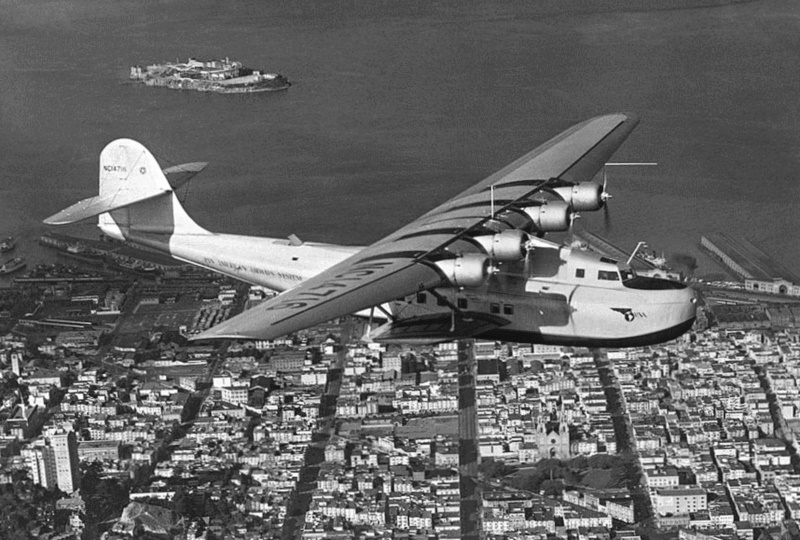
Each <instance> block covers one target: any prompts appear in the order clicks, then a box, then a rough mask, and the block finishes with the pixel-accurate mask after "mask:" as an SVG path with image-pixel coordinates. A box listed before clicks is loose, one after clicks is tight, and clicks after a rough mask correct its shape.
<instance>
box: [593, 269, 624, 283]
mask: <svg viewBox="0 0 800 540" xmlns="http://www.w3.org/2000/svg"><path fill="white" fill-rule="evenodd" d="M597 279H599V280H601V281H618V280H619V274H618V273H617V272H615V271H611V270H598V271H597Z"/></svg>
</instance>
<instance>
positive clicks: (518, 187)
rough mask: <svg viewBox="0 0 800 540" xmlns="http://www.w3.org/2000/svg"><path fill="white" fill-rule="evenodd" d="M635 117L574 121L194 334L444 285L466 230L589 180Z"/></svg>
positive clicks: (335, 310)
mask: <svg viewBox="0 0 800 540" xmlns="http://www.w3.org/2000/svg"><path fill="white" fill-rule="evenodd" d="M637 123H638V119H637V118H636V117H634V116H630V115H626V114H611V115H606V116H599V117H596V118H592V119H590V120H587V121H585V122H583V123H581V124H578V125H576V126H574V127H572V128H570V129H568V130H567V131H565V132H563V133H561V134H560V135H558V136H556V137H554V138H553V139H551V140H550V141H548V142H546V143H545V144H543V145H542V146H540V147H538V148H537V149H535V150H533V151H532V152H529V153H528V154H526V155H525V156H523V157H521V158H519V159H518V160H516V161H514V162H513V163H511V164H510V165H508V166H506V167H504V168H503V169H501V170H500V171H498V172H496V173H494V174H492V175H491V176H489V177H488V178H486V179H485V180H484V181H482V182H480V183H479V184H477V185H475V186H473V187H472V188H470V189H468V190H466V191H464V192H463V193H461V194H460V195H457V196H456V197H454V198H452V199H450V200H449V201H447V202H445V203H444V204H442V205H440V206H438V207H436V208H434V209H433V210H431V211H430V212H428V213H426V214H425V215H423V216H422V217H420V218H418V219H417V220H415V221H413V222H412V223H410V224H408V225H406V226H405V227H403V228H401V229H400V230H398V231H396V232H394V233H392V234H391V235H389V236H387V237H385V238H383V239H382V240H380V241H378V242H376V243H374V244H372V245H371V246H369V247H367V248H365V249H364V250H362V251H360V252H359V253H356V254H355V255H353V256H351V257H349V258H348V259H345V260H344V261H342V262H341V263H339V264H337V265H335V266H333V267H331V268H329V269H328V270H326V271H324V272H322V273H320V274H318V275H316V276H314V277H313V278H311V279H309V280H307V281H304V282H303V283H301V284H300V285H298V286H297V287H295V288H293V289H290V290H288V291H286V292H284V293H282V294H280V295H278V296H276V297H275V298H272V299H270V300H268V301H266V302H264V303H263V304H260V305H259V306H257V307H255V308H253V309H251V310H248V311H247V312H245V313H242V314H240V315H237V316H235V317H233V318H231V319H229V320H227V321H225V322H223V323H221V324H219V325H217V326H214V327H213V328H210V329H209V330H206V331H205V332H202V333H201V334H198V335H197V336H194V337H193V338H192V339H195V340H201V339H212V338H243V339H247V338H250V339H273V338H276V337H279V336H282V335H285V334H288V333H291V332H295V331H297V330H301V329H303V328H307V327H309V326H313V325H315V324H319V323H322V322H325V321H329V320H331V319H334V318H336V317H340V316H342V315H347V314H350V313H353V312H355V311H358V310H361V309H365V308H368V307H371V306H375V305H379V304H382V303H384V302H387V301H390V300H394V299H397V298H401V297H404V296H408V295H410V294H413V293H415V292H418V291H421V290H427V289H432V288H435V287H439V286H442V285H445V284H448V283H449V282H448V281H447V279H446V278H445V276H444V274H443V273H442V272H441V271H440V270H439V267H437V266H436V264H435V263H436V261H437V260H441V259H443V258H447V257H451V258H452V257H454V256H455V254H456V253H459V252H461V251H464V250H468V249H472V250H474V249H475V247H474V244H471V243H470V242H469V240H470V238H469V237H470V235H473V234H475V233H477V232H480V231H483V230H489V231H491V228H492V222H493V221H495V220H494V219H493V218H494V217H495V216H496V215H498V214H500V213H502V212H504V211H506V210H508V209H510V208H512V207H513V206H514V205H515V204H518V203H523V202H525V201H526V200H527V199H528V198H529V197H531V196H532V195H534V194H536V193H537V192H540V191H541V190H543V189H545V188H546V187H547V186H548V185H552V184H554V183H559V182H562V183H563V182H582V181H589V180H591V179H592V178H593V177H594V175H595V174H597V172H598V171H599V170H600V168H601V167H602V166H603V165H604V164H605V163H606V162H607V161H608V159H609V158H610V157H611V155H612V154H613V153H614V152H615V151H616V150H617V148H618V147H619V146H620V144H622V142H623V141H624V140H625V138H626V137H627V136H628V135H629V134H630V132H631V131H632V130H633V128H634V127H636V124H637Z"/></svg>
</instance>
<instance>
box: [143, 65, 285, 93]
mask: <svg viewBox="0 0 800 540" xmlns="http://www.w3.org/2000/svg"><path fill="white" fill-rule="evenodd" d="M130 79H131V80H133V81H137V82H141V83H144V84H145V85H147V86H163V87H165V88H171V89H173V90H197V91H200V92H217V93H220V94H248V93H254V92H274V91H277V90H285V89H287V88H289V87H290V86H291V83H290V82H289V80H288V79H287V78H286V77H284V76H283V75H281V74H280V73H265V72H263V71H261V70H255V69H252V68H249V67H246V66H244V65H242V63H241V62H235V61H231V60H230V59H229V58H226V59H224V60H208V61H206V60H197V59H195V58H189V60H188V61H186V62H180V61H176V62H174V63H173V62H166V63H163V64H153V65H150V66H146V67H142V66H138V65H137V66H132V67H131V72H130Z"/></svg>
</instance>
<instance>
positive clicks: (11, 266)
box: [0, 257, 27, 275]
mask: <svg viewBox="0 0 800 540" xmlns="http://www.w3.org/2000/svg"><path fill="white" fill-rule="evenodd" d="M26 265H27V263H26V262H25V259H23V258H22V257H14V258H13V259H10V260H8V261H6V262H4V263H3V265H2V266H0V275H6V274H11V273H12V272H16V271H17V270H22V269H23V268H25V266H26Z"/></svg>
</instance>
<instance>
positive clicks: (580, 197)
mask: <svg viewBox="0 0 800 540" xmlns="http://www.w3.org/2000/svg"><path fill="white" fill-rule="evenodd" d="M553 191H555V192H556V193H558V195H559V196H560V197H561V198H562V199H564V201H565V202H566V203H567V204H568V205H570V206H571V207H572V208H574V209H575V210H576V211H577V212H584V211H589V212H591V211H594V210H600V209H601V208H602V207H603V204H605V202H606V201H605V198H604V197H603V186H601V185H600V184H596V183H594V182H581V183H579V184H575V185H574V186H564V187H557V188H553Z"/></svg>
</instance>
